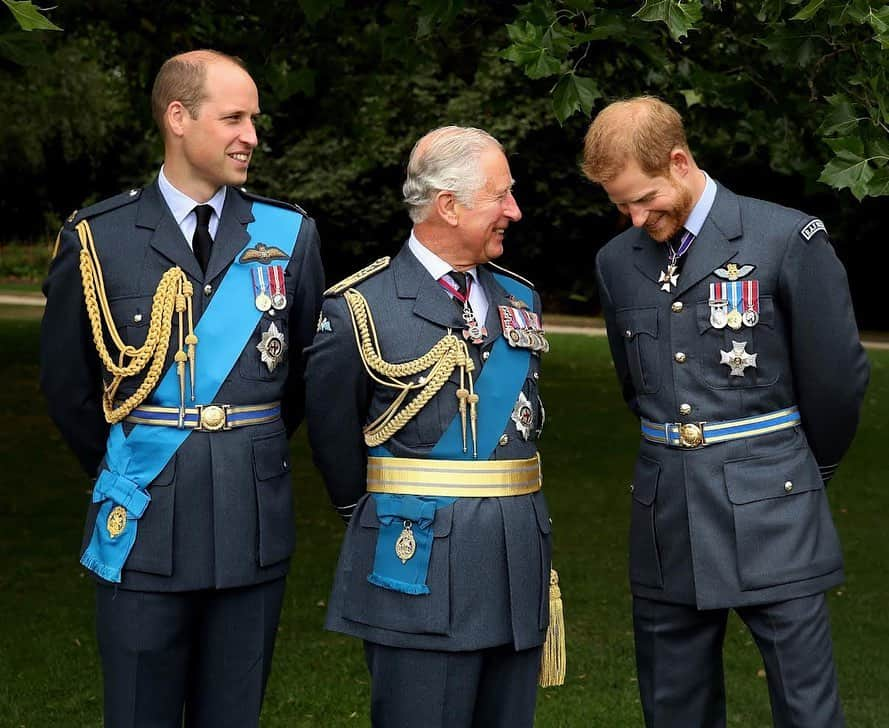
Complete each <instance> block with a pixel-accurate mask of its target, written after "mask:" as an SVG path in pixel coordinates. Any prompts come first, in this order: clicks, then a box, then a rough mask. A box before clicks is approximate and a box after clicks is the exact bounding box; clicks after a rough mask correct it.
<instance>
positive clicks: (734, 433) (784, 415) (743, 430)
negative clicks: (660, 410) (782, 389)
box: [641, 405, 800, 448]
mask: <svg viewBox="0 0 889 728" xmlns="http://www.w3.org/2000/svg"><path fill="white" fill-rule="evenodd" d="M799 424H800V416H799V408H798V407H797V406H796V405H794V406H793V407H787V408H786V409H781V410H776V411H775V412H768V413H766V414H764V415H756V416H755V417H742V418H740V419H737V420H724V421H722V422H665V423H660V422H650V421H649V420H641V425H642V436H643V437H644V438H645V439H646V440H648V441H649V442H658V443H660V444H662V445H668V446H670V447H681V448H698V447H704V446H705V445H715V444H716V443H718V442H728V441H730V440H740V439H742V438H745V437H756V436H758V435H767V434H769V433H770V432H777V431H778V430H785V429H787V428H789V427H797V426H798V425H799Z"/></svg>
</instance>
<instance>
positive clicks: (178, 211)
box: [157, 167, 226, 235]
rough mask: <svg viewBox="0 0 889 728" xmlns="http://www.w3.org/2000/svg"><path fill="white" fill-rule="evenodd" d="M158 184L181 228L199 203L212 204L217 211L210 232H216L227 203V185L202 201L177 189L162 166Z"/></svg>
mask: <svg viewBox="0 0 889 728" xmlns="http://www.w3.org/2000/svg"><path fill="white" fill-rule="evenodd" d="M157 186H158V188H159V189H160V193H161V196H162V197H163V198H164V202H166V203H167V207H169V208H170V212H171V213H173V219H174V220H175V221H176V224H177V225H178V226H179V227H180V228H181V227H182V223H183V222H184V220H185V218H186V217H188V215H189V213H191V212H192V211H193V210H194V208H195V207H197V206H198V205H200V204H204V205H210V207H212V208H213V211H214V212H215V213H216V215H215V216H214V217H213V219H212V220H211V222H210V234H211V235H212V234H213V233H214V232H215V229H214V228H215V227H216V226H218V225H219V219H220V218H221V217H222V207H223V205H224V204H225V191H226V187H225V185H223V186H222V187H220V188H219V189H218V190H216V194H215V195H213V197H211V198H210V199H209V200H207V202H204V203H201V202H198V201H197V200H193V199H191V197H189V196H188V195H186V194H185V193H184V192H181V191H180V190H178V189H176V187H174V186H173V183H172V182H170V180H168V179H167V175H166V174H164V168H163V167H161V171H160V173H159V174H158V176H157Z"/></svg>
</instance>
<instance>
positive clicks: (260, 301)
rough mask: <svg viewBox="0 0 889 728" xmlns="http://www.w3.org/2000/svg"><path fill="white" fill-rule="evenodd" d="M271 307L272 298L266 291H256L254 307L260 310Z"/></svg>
mask: <svg viewBox="0 0 889 728" xmlns="http://www.w3.org/2000/svg"><path fill="white" fill-rule="evenodd" d="M271 307H272V299H271V298H270V297H269V294H268V293H257V294H256V308H258V309H259V310H260V311H263V312H265V311H268V310H269V309H270V308H271Z"/></svg>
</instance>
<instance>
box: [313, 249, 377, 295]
mask: <svg viewBox="0 0 889 728" xmlns="http://www.w3.org/2000/svg"><path fill="white" fill-rule="evenodd" d="M390 260H391V258H390V257H389V256H388V255H387V256H385V257H383V258H380V259H379V260H375V261H374V262H373V263H371V264H370V265H368V266H365V267H364V268H362V269H361V270H360V271H358V272H357V273H353V274H352V275H350V276H349V277H348V278H343V280H341V281H340V282H339V283H335V284H333V285H332V286H331V287H330V288H328V289H327V290H326V291H324V295H325V296H339V295H340V294H341V293H343V292H344V291H347V290H348V289H350V288H351V287H352V286H354V285H356V284H358V283H361V281H363V280H366V279H368V278H370V277H371V276H372V275H375V274H377V273H379V272H380V271H381V270H385V269H386V268H387V267H388V266H389V261H390Z"/></svg>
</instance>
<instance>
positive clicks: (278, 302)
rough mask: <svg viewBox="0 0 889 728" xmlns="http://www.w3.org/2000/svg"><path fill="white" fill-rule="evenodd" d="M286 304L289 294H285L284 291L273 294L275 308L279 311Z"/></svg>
mask: <svg viewBox="0 0 889 728" xmlns="http://www.w3.org/2000/svg"><path fill="white" fill-rule="evenodd" d="M286 305H287V296H285V295H284V294H283V293H276V294H275V295H274V296H272V306H273V307H274V308H276V309H277V310H278V311H280V310H281V309H282V308H284V307H285V306H286Z"/></svg>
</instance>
